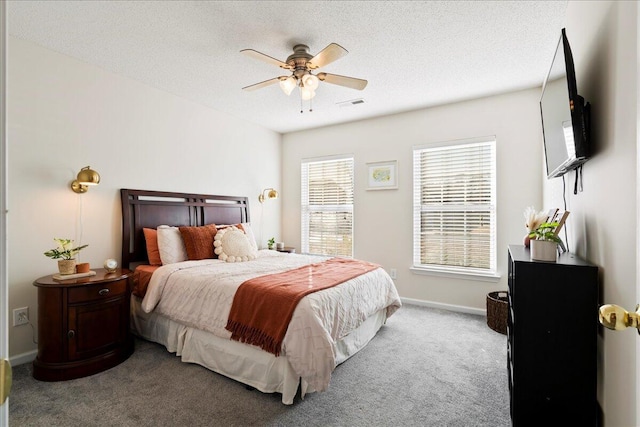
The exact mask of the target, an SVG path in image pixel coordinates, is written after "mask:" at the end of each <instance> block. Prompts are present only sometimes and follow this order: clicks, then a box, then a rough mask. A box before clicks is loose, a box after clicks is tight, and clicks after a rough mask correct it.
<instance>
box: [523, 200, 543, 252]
mask: <svg viewBox="0 0 640 427" xmlns="http://www.w3.org/2000/svg"><path fill="white" fill-rule="evenodd" d="M546 220H547V213H546V212H545V211H540V212H538V211H536V209H535V208H534V207H533V206H529V207H527V208H526V209H525V210H524V221H525V223H524V226H525V227H527V234H526V236H524V245H525V246H526V247H527V248H528V247H529V244H530V242H531V233H533V232H534V231H535V230H536V229H537V228H538V227H540V224H542V223H543V222H545V221H546Z"/></svg>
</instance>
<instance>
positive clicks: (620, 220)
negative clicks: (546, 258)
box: [543, 1, 640, 427]
mask: <svg viewBox="0 0 640 427" xmlns="http://www.w3.org/2000/svg"><path fill="white" fill-rule="evenodd" d="M565 26H566V29H567V37H568V39H569V43H570V44H571V50H572V52H573V57H574V61H575V67H576V75H577V83H578V92H579V93H580V94H581V95H582V96H583V97H584V98H585V99H586V100H587V101H590V102H591V104H592V123H593V125H592V131H593V141H592V142H593V145H594V149H595V153H594V155H593V158H592V159H591V160H589V161H588V162H587V163H585V165H584V171H583V182H584V191H583V192H582V193H579V194H578V195H575V196H574V195H573V183H574V177H575V174H574V173H569V174H568V175H567V176H566V177H567V179H566V181H567V182H566V186H567V208H568V210H569V211H571V215H570V216H569V220H568V224H567V229H568V231H569V238H568V241H569V244H570V248H571V251H572V252H575V253H577V254H578V255H580V256H582V257H584V258H586V259H588V260H589V261H591V262H593V263H594V264H596V265H598V266H599V267H600V276H601V283H600V286H601V289H602V292H601V293H602V303H609V304H618V305H621V306H623V307H625V308H626V309H628V310H633V309H634V308H635V304H636V303H637V302H640V300H639V299H638V296H637V295H636V281H637V280H638V278H637V277H636V271H637V268H638V266H637V245H638V241H637V237H636V236H637V230H636V228H637V227H636V225H637V223H636V218H637V209H638V206H637V191H638V186H637V180H638V176H637V145H636V144H637V131H638V129H637V98H636V97H637V78H638V76H637V71H638V70H637V65H636V63H637V62H636V57H637V47H638V46H637V3H636V2H577V1H575V2H574V1H571V2H569V5H568V7H567V16H566V25H565ZM543 182H544V184H543V185H544V190H543V191H544V200H545V204H554V203H555V204H560V203H562V180H561V179H559V178H556V179H553V180H550V181H548V180H546V179H545V180H543ZM594 316H595V310H594ZM637 340H638V336H637V334H636V332H635V331H633V330H627V331H623V332H612V331H609V330H605V331H603V333H602V334H601V335H600V343H599V344H600V345H599V363H600V367H599V370H600V372H599V378H598V382H599V384H598V388H599V391H598V394H599V396H598V399H599V401H600V404H601V406H602V408H603V412H604V421H605V424H604V425H606V426H608V427H609V426H632V425H638V424H639V422H640V420H636V418H635V416H636V414H635V412H636V406H637V401H638V395H637V391H636V383H635V381H636V375H637V373H636V369H635V364H636V357H637V355H636V341H637Z"/></svg>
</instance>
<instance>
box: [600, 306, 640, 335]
mask: <svg viewBox="0 0 640 427" xmlns="http://www.w3.org/2000/svg"><path fill="white" fill-rule="evenodd" d="M598 320H600V323H601V324H602V326H604V327H605V328H609V329H613V330H614V331H621V330H623V329H626V328H636V329H637V331H638V334H640V305H637V306H636V311H635V312H634V313H630V312H628V311H627V310H625V309H624V308H622V307H620V306H618V305H615V304H606V305H603V306H602V307H600V310H598Z"/></svg>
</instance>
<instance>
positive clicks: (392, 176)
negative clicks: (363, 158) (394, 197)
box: [367, 160, 398, 190]
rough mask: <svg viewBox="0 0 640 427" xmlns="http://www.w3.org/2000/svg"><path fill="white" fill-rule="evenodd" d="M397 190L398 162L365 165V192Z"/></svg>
mask: <svg viewBox="0 0 640 427" xmlns="http://www.w3.org/2000/svg"><path fill="white" fill-rule="evenodd" d="M396 188H398V161H397V160H390V161H387V162H372V163H367V190H393V189H396Z"/></svg>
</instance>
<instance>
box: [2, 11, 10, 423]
mask: <svg viewBox="0 0 640 427" xmlns="http://www.w3.org/2000/svg"><path fill="white" fill-rule="evenodd" d="M6 5H7V3H6V2H5V1H0V94H4V95H0V217H1V219H0V319H3V322H0V323H2V324H3V325H4V327H0V360H2V359H7V360H8V359H9V284H8V277H9V275H8V273H7V266H8V262H7V259H8V254H7V247H8V243H7V241H8V236H7V222H8V220H7V216H8V205H7V203H8V200H9V197H8V195H7V192H8V190H9V185H8V184H7V177H8V175H9V174H8V162H7V151H8V150H7V90H6V89H7V38H8V37H7V34H8V32H7V8H6ZM8 425H9V399H7V401H6V402H5V404H4V405H2V406H0V426H8Z"/></svg>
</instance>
